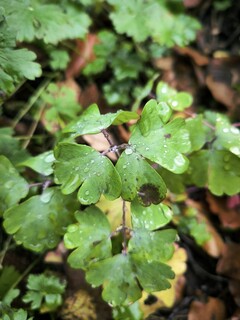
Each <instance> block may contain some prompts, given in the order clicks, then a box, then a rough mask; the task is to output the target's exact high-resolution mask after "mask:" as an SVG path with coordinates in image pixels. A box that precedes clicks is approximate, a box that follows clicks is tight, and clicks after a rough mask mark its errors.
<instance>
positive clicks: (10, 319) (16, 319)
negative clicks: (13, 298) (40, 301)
mask: <svg viewBox="0 0 240 320" xmlns="http://www.w3.org/2000/svg"><path fill="white" fill-rule="evenodd" d="M0 317H1V318H0V319H1V320H27V319H28V320H33V318H28V315H27V311H25V310H23V309H18V310H16V309H12V308H11V307H9V306H8V305H7V304H5V303H2V302H0Z"/></svg>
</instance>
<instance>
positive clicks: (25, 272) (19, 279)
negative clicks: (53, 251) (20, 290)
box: [9, 256, 42, 291]
mask: <svg viewBox="0 0 240 320" xmlns="http://www.w3.org/2000/svg"><path fill="white" fill-rule="evenodd" d="M41 258H42V256H40V257H38V258H37V259H36V260H35V261H33V262H32V263H31V264H30V265H29V266H28V268H27V269H25V270H24V271H23V273H21V275H20V276H19V278H18V279H17V280H16V281H15V282H14V283H13V284H12V286H11V287H10V289H9V291H10V290H11V289H14V288H15V287H16V286H17V285H18V284H19V283H20V282H21V281H22V280H23V279H24V278H25V277H26V275H27V274H28V273H29V272H30V271H31V270H32V269H33V268H34V267H35V265H36V264H37V263H38V262H39V260H40V259H41Z"/></svg>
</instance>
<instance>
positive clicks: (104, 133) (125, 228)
mask: <svg viewBox="0 0 240 320" xmlns="http://www.w3.org/2000/svg"><path fill="white" fill-rule="evenodd" d="M101 132H102V134H103V135H104V137H105V139H106V140H107V141H108V143H109V144H110V148H109V149H108V150H110V151H113V150H112V149H113V148H114V152H115V153H116V155H117V157H118V158H119V157H120V153H119V149H118V147H119V146H118V147H117V146H114V144H113V141H112V139H111V138H110V135H109V133H108V132H107V130H106V129H103V130H102V131H101ZM121 146H124V147H123V148H124V149H125V148H126V146H127V144H123V145H121ZM126 230H127V227H126V201H125V200H123V205H122V235H123V249H122V253H123V254H124V255H126V254H127V233H126ZM117 231H118V230H117Z"/></svg>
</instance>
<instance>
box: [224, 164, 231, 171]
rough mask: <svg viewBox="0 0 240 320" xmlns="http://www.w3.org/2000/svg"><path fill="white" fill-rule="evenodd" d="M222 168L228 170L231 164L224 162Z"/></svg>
mask: <svg viewBox="0 0 240 320" xmlns="http://www.w3.org/2000/svg"><path fill="white" fill-rule="evenodd" d="M223 168H224V169H225V170H226V171H228V170H230V168H231V166H230V165H229V164H225V165H224V166H223Z"/></svg>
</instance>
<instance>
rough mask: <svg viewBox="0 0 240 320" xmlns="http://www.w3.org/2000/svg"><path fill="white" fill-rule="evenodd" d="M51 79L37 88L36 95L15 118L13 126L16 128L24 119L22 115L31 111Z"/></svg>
mask: <svg viewBox="0 0 240 320" xmlns="http://www.w3.org/2000/svg"><path fill="white" fill-rule="evenodd" d="M50 81H51V79H48V80H46V81H44V82H43V84H42V85H41V86H40V88H39V89H38V90H37V92H36V93H35V95H34V96H33V97H32V98H31V99H30V101H29V103H28V104H27V105H26V107H25V108H24V109H22V110H21V111H20V113H19V114H18V115H17V117H16V118H15V119H14V121H13V124H12V127H13V128H15V127H16V125H17V124H18V122H19V121H20V120H21V119H22V117H24V116H25V114H27V113H28V112H29V110H30V109H31V108H32V106H33V105H34V104H35V102H36V101H37V100H38V99H39V97H40V96H41V94H42V93H43V91H44V90H45V89H46V87H47V86H48V85H49V83H50Z"/></svg>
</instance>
